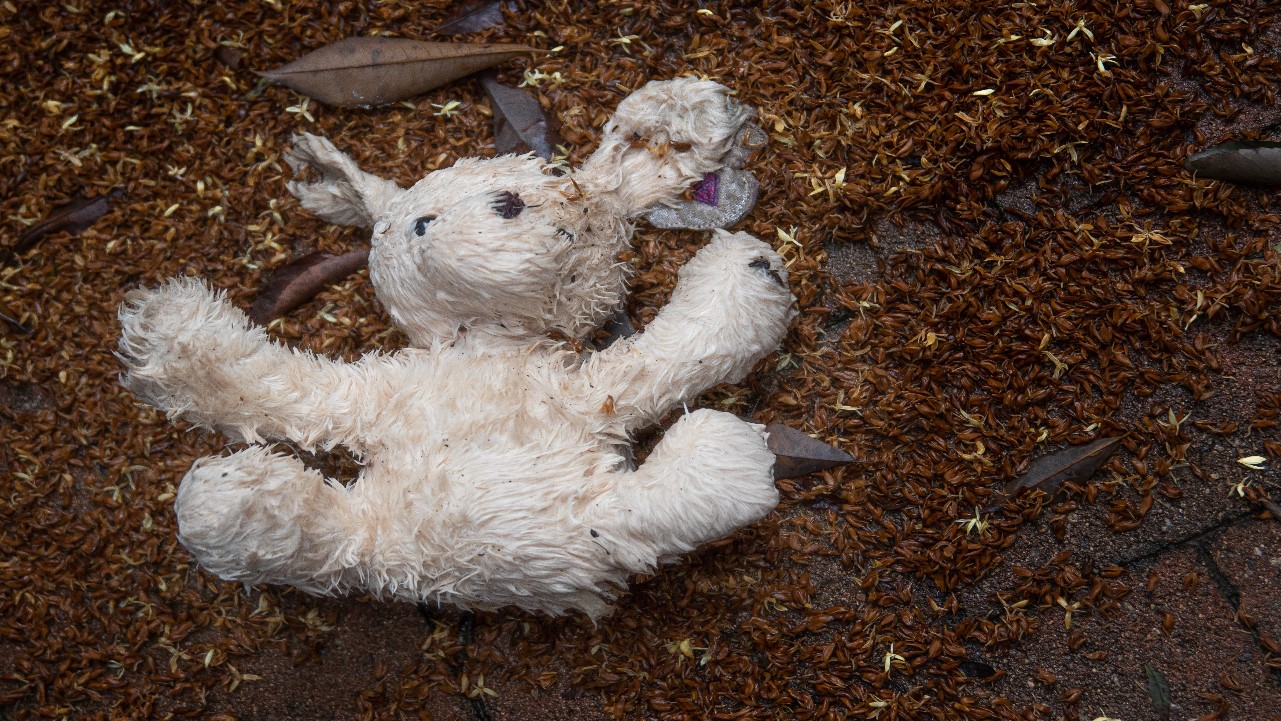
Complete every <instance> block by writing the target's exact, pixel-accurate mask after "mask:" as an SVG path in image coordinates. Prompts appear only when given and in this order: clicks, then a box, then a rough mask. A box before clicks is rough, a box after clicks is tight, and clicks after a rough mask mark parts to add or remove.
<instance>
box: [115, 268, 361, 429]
mask: <svg viewBox="0 0 1281 721" xmlns="http://www.w3.org/2000/svg"><path fill="white" fill-rule="evenodd" d="M120 322H121V326H122V335H121V339H120V344H119V349H118V355H119V356H120V358H121V360H122V361H123V362H124V364H125V367H126V373H125V374H124V376H123V377H122V379H121V382H122V384H123V385H124V386H125V387H126V388H128V389H129V390H131V391H133V392H134V393H135V394H136V395H138V396H139V397H141V398H142V399H143V400H146V401H147V402H148V403H151V404H152V405H154V406H156V407H157V408H159V409H160V410H162V411H164V412H165V413H167V414H169V415H170V416H181V417H183V418H185V419H186V420H188V421H190V422H192V423H196V424H198V425H203V426H207V427H212V428H217V429H218V430H221V431H223V432H225V433H227V434H228V435H231V436H233V437H236V438H239V439H243V440H248V441H258V440H261V439H262V438H264V437H268V438H287V439H290V440H293V441H295V442H297V443H299V444H300V445H302V446H303V447H307V448H310V447H315V446H323V447H332V446H334V445H336V444H338V443H343V444H345V445H347V446H349V447H351V448H352V449H353V450H356V451H358V452H359V451H361V450H362V449H361V443H360V442H359V440H358V438H357V436H358V434H359V430H360V428H361V427H362V424H363V423H364V422H365V421H366V420H367V419H366V416H367V415H369V411H370V409H369V408H367V407H366V406H367V403H368V401H367V398H368V394H369V392H370V389H369V385H370V381H369V378H370V377H371V376H373V375H374V374H372V373H369V372H368V369H367V368H366V366H367V365H369V364H370V363H376V362H378V360H379V359H378V358H374V359H371V360H368V361H362V363H360V364H354V365H353V364H345V363H339V362H335V361H332V360H329V359H327V358H322V357H318V356H315V355H312V354H310V353H304V352H300V351H297V350H294V349H291V348H288V347H286V346H283V345H281V344H279V343H276V342H273V341H272V340H270V339H269V338H268V337H267V334H266V332H265V331H264V330H263V329H262V328H260V327H257V326H254V325H253V324H252V323H251V322H250V321H249V318H248V317H247V316H245V314H244V313H243V312H241V311H240V309H238V308H236V307H235V306H232V305H231V304H230V303H228V302H227V301H226V300H225V299H224V298H223V297H221V294H215V293H214V292H212V291H211V290H210V289H209V288H208V287H207V286H206V285H205V284H204V282H202V281H199V280H196V279H193V278H178V279H174V280H171V281H170V282H169V283H168V284H166V285H164V286H161V287H159V288H151V289H140V290H136V291H133V292H131V293H130V294H129V295H128V296H126V299H125V302H124V304H123V305H122V306H121V308H120Z"/></svg>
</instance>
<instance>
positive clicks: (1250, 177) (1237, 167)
mask: <svg viewBox="0 0 1281 721" xmlns="http://www.w3.org/2000/svg"><path fill="white" fill-rule="evenodd" d="M1183 164H1184V166H1186V167H1187V169H1188V170H1191V171H1192V172H1194V173H1196V174H1197V175H1198V176H1200V177H1202V178H1214V179H1215V180H1226V181H1228V182H1230V183H1242V184H1245V185H1281V143H1269V142H1262V141H1254V140H1243V141H1239V142H1235V143H1223V144H1222V145H1216V146H1214V147H1213V148H1210V149H1209V150H1205V151H1202V152H1200V153H1197V154H1196V155H1193V156H1192V157H1190V158H1188V159H1187V160H1186V161H1184V163H1183Z"/></svg>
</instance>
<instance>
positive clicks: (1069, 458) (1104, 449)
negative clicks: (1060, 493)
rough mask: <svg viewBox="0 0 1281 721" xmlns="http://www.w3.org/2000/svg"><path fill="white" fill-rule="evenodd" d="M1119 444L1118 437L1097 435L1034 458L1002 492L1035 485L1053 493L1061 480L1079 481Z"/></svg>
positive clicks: (1114, 451) (1100, 463) (1089, 473)
mask: <svg viewBox="0 0 1281 721" xmlns="http://www.w3.org/2000/svg"><path fill="white" fill-rule="evenodd" d="M1120 445H1121V439H1120V438H1100V439H1098V440H1097V441H1094V442H1093V443H1087V444H1086V445H1084V446H1070V447H1068V448H1064V449H1063V450H1061V451H1057V452H1055V453H1051V454H1050V455H1048V456H1043V457H1041V458H1038V459H1037V460H1035V461H1033V462H1032V465H1030V466H1028V469H1027V472H1026V473H1024V474H1023V475H1022V476H1019V477H1018V478H1017V479H1015V480H1013V481H1010V482H1009V483H1007V484H1006V485H1005V492H1006V493H1008V494H1010V495H1014V494H1016V493H1018V492H1019V491H1022V490H1024V489H1028V488H1039V489H1041V490H1043V491H1046V492H1049V493H1053V492H1054V491H1056V490H1058V488H1059V486H1061V485H1063V483H1064V482H1065V481H1083V480H1085V479H1086V478H1089V477H1090V476H1091V475H1093V474H1094V472H1095V471H1097V470H1098V469H1099V466H1101V465H1103V462H1104V461H1106V460H1107V459H1108V458H1111V457H1112V454H1113V453H1116V449H1117V448H1119V447H1120Z"/></svg>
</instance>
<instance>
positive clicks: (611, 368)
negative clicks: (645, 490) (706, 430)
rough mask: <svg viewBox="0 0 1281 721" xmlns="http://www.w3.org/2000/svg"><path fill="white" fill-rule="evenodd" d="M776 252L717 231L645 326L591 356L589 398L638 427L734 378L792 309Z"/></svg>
mask: <svg viewBox="0 0 1281 721" xmlns="http://www.w3.org/2000/svg"><path fill="white" fill-rule="evenodd" d="M793 300H794V298H793V297H792V294H791V291H790V290H788V287H787V271H786V269H785V268H784V267H783V263H782V260H781V259H780V258H779V257H778V254H777V253H775V252H774V251H773V249H771V248H770V247H769V246H768V245H766V244H765V243H763V242H761V241H759V240H757V239H755V238H753V237H752V236H750V235H747V234H746V233H735V234H730V233H727V232H724V231H717V232H716V234H715V235H714V237H713V239H712V242H711V243H709V244H708V245H707V246H706V247H704V248H703V249H701V250H700V251H699V252H698V254H697V255H696V256H695V257H694V258H693V259H692V260H690V262H689V263H687V264H686V265H685V267H683V268H682V269H681V271H680V279H679V281H678V283H677V285H676V289H675V291H674V292H673V294H672V300H671V302H670V303H669V304H668V305H667V306H666V307H665V308H663V310H662V311H660V312H659V314H658V317H657V318H655V319H654V320H653V321H652V322H651V323H650V324H649V325H648V326H647V327H646V328H645V330H644V332H642V333H640V334H638V335H636V336H633V337H632V338H630V339H628V340H626V341H624V342H621V343H616V344H614V345H613V346H610V347H609V348H607V349H606V350H604V351H602V352H600V353H597V354H595V355H593V356H592V357H590V358H589V359H588V360H587V361H586V363H585V364H584V367H583V376H584V378H585V380H586V383H585V384H584V385H585V388H586V394H587V396H588V397H587V400H586V404H587V407H589V408H601V407H610V408H612V410H613V416H612V418H613V419H614V420H615V421H616V422H620V423H621V424H622V426H623V427H624V429H625V430H627V431H631V430H635V429H636V428H638V427H643V426H645V425H648V424H650V423H652V422H654V421H656V420H657V419H658V418H659V417H661V416H662V415H663V414H664V413H666V412H667V411H668V410H670V409H671V408H672V407H673V406H675V405H676V404H678V403H680V402H682V401H689V400H692V399H693V398H694V397H695V396H697V395H698V394H700V393H702V392H703V391H705V390H707V389H708V388H711V387H712V386H715V385H717V384H719V383H727V382H728V383H736V382H738V381H740V380H742V379H743V377H744V376H746V375H747V373H748V372H749V371H750V370H751V369H752V367H753V366H754V365H755V364H756V363H757V362H758V361H759V360H760V359H761V358H764V357H765V356H766V355H768V354H769V353H770V352H771V351H773V350H774V349H775V348H777V347H778V345H779V343H780V342H781V341H782V339H783V335H784V334H785V333H786V331H787V324H788V322H789V321H790V320H791V318H792V317H793V316H794V311H793V310H792V303H793Z"/></svg>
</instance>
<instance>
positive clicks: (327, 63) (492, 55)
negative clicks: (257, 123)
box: [259, 38, 542, 107]
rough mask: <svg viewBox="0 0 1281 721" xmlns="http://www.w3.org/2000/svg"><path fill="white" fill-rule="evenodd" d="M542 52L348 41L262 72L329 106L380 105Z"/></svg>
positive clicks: (393, 40)
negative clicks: (523, 56) (522, 56)
mask: <svg viewBox="0 0 1281 721" xmlns="http://www.w3.org/2000/svg"><path fill="white" fill-rule="evenodd" d="M538 52H542V51H541V50H538V49H537V48H531V47H529V46H526V45H509V44H502V43H487V44H482V45H474V44H469V43H435V42H425V41H420V40H406V39H404V38H347V39H346V40H339V41H338V42H336V43H333V44H332V45H326V46H325V47H323V48H320V49H319V50H314V51H312V52H310V53H307V54H306V55H304V56H302V57H301V58H298V59H297V60H295V61H293V62H292V63H289V64H288V65H285V66H284V67H279V68H276V69H274V70H268V71H266V72H263V73H259V74H260V75H262V76H263V77H265V78H269V79H270V80H273V81H275V82H277V83H280V84H281V85H285V86H287V87H290V88H293V89H294V90H297V91H298V92H300V93H302V94H303V95H306V96H308V97H312V98H315V99H316V100H319V101H320V102H322V103H324V104H326V105H333V106H336V107H351V106H368V105H381V104H383V103H393V102H396V101H397V100H404V99H405V98H409V97H413V96H415V95H418V94H419V93H425V92H427V91H428V90H431V89H432V88H435V87H439V86H441V85H444V84H445V83H447V82H449V81H451V80H456V79H458V78H461V77H463V76H465V75H470V74H472V73H474V72H477V71H479V70H484V69H485V68H488V67H491V66H494V65H497V64H499V63H502V62H505V61H507V60H511V59H512V58H515V57H518V56H520V55H527V54H529V53H538Z"/></svg>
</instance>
